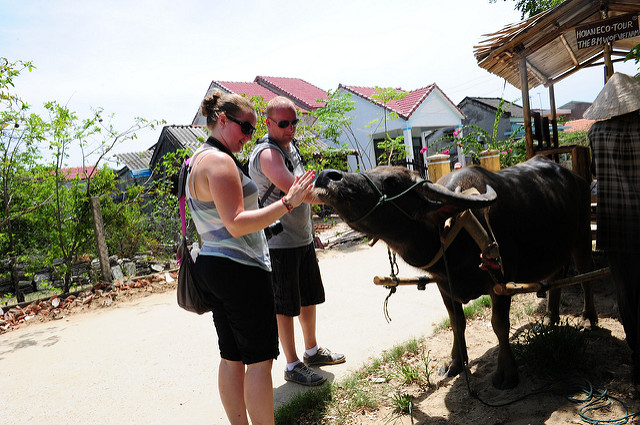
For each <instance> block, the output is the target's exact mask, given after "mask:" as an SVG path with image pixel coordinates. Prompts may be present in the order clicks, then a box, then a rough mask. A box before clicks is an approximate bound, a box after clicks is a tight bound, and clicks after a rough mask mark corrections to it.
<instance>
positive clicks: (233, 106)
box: [201, 90, 255, 128]
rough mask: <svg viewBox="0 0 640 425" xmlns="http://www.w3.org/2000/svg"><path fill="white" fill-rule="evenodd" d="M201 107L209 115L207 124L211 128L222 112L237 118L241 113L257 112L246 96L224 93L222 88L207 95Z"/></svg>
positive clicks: (203, 112) (204, 113)
mask: <svg viewBox="0 0 640 425" xmlns="http://www.w3.org/2000/svg"><path fill="white" fill-rule="evenodd" d="M201 109H202V115H204V116H205V117H207V126H209V127H211V128H213V127H215V126H216V124H217V122H218V116H219V115H220V112H224V113H225V114H226V115H230V116H232V117H233V118H236V119H238V118H237V117H238V116H239V115H241V114H242V113H246V112H248V111H252V112H254V113H255V109H254V107H253V105H252V104H251V102H249V100H248V99H247V98H246V97H243V96H240V95H238V94H235V93H226V94H223V93H222V92H221V91H220V90H216V91H214V92H213V93H212V94H210V95H209V96H207V97H205V98H204V100H203V101H202V106H201Z"/></svg>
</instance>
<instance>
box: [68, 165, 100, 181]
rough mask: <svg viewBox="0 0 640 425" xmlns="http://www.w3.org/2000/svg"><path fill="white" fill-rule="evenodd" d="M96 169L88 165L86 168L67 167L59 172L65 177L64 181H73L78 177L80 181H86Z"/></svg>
mask: <svg viewBox="0 0 640 425" xmlns="http://www.w3.org/2000/svg"><path fill="white" fill-rule="evenodd" d="M95 170H96V167H95V166H94V165H90V166H88V167H84V168H83V167H68V168H62V169H61V170H60V172H61V173H62V174H63V175H64V176H65V179H66V180H73V179H75V178H76V177H80V179H81V180H83V179H86V178H87V177H88V176H92V175H93V173H94V171H95Z"/></svg>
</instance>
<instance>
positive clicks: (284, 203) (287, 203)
mask: <svg viewBox="0 0 640 425" xmlns="http://www.w3.org/2000/svg"><path fill="white" fill-rule="evenodd" d="M281 201H282V205H284V207H285V208H286V209H287V211H289V212H291V211H293V206H292V205H291V204H290V203H289V200H288V199H287V197H286V196H283V197H282V199H281Z"/></svg>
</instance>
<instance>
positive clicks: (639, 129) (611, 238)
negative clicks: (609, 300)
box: [584, 73, 640, 391]
mask: <svg viewBox="0 0 640 425" xmlns="http://www.w3.org/2000/svg"><path fill="white" fill-rule="evenodd" d="M639 110H640V81H638V80H637V79H635V78H632V77H630V76H628V75H625V74H621V73H615V74H614V75H613V76H612V77H611V78H610V79H609V81H607V83H606V85H605V86H604V88H603V89H602V91H601V92H600V94H598V97H596V100H595V101H594V102H593V104H592V105H591V106H590V107H589V109H587V110H586V111H585V113H584V117H585V118H587V119H597V120H600V119H603V121H598V122H596V123H595V124H593V126H592V127H591V129H590V130H589V133H588V137H589V143H590V144H591V153H592V158H593V161H592V169H593V170H594V175H595V177H596V179H597V182H598V186H597V187H598V195H597V198H598V205H597V209H596V219H597V230H596V247H597V248H598V249H599V250H603V251H604V252H605V253H606V255H607V258H608V260H609V265H610V267H611V274H612V277H613V280H614V282H615V285H616V292H617V298H618V309H619V311H620V317H621V321H622V325H623V327H624V330H625V333H626V339H627V343H628V344H629V347H630V348H631V351H632V360H633V372H632V379H633V384H634V387H635V388H636V391H640V346H639V344H640V322H639V317H640V268H639V267H638V264H640V112H639Z"/></svg>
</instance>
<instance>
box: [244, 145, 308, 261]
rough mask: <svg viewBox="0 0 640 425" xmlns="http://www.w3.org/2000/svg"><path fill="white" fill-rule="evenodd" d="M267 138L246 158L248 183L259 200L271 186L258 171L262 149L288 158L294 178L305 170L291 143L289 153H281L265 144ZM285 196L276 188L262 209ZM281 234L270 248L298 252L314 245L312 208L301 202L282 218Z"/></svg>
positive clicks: (272, 241) (273, 239)
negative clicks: (252, 185)
mask: <svg viewBox="0 0 640 425" xmlns="http://www.w3.org/2000/svg"><path fill="white" fill-rule="evenodd" d="M266 137H267V136H265V137H264V138H262V139H260V142H259V143H257V144H256V146H255V148H254V149H253V151H252V152H251V156H250V157H249V175H250V176H251V179H252V180H253V181H254V182H256V184H257V185H258V190H259V191H260V196H261V197H262V196H264V194H265V192H266V191H267V190H268V189H269V186H271V184H272V183H271V180H269V179H268V178H267V176H265V175H264V173H263V172H262V168H261V167H260V159H259V157H260V153H261V152H262V151H263V150H265V149H276V150H277V151H278V152H279V153H280V154H281V155H282V154H283V153H284V154H285V155H287V158H288V159H289V161H291V164H292V165H293V175H295V176H301V175H303V174H304V173H305V169H304V166H303V164H302V158H300V155H298V152H297V150H296V148H295V147H293V143H292V144H291V145H290V147H289V150H288V151H284V152H283V151H282V150H280V149H278V148H277V147H275V146H273V145H271V144H270V143H268V142H267V141H266ZM284 195H285V194H283V193H282V191H281V190H280V189H278V188H277V187H276V188H275V189H274V190H273V191H272V192H271V194H270V195H269V198H268V199H263V200H262V202H263V205H264V206H267V205H270V204H272V203H274V202H281V201H280V199H281V198H282V197H283V196H284ZM280 222H281V223H282V227H283V228H284V230H283V231H282V233H280V234H278V235H276V236H273V237H272V238H271V239H269V241H268V243H269V248H271V249H274V248H276V249H277V248H299V247H301V246H306V245H309V244H310V243H311V242H312V241H313V224H312V221H311V205H309V204H307V203H306V202H303V203H302V204H300V205H299V206H297V207H296V208H294V209H293V211H292V212H290V213H287V214H285V215H284V216H282V218H281V219H280Z"/></svg>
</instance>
